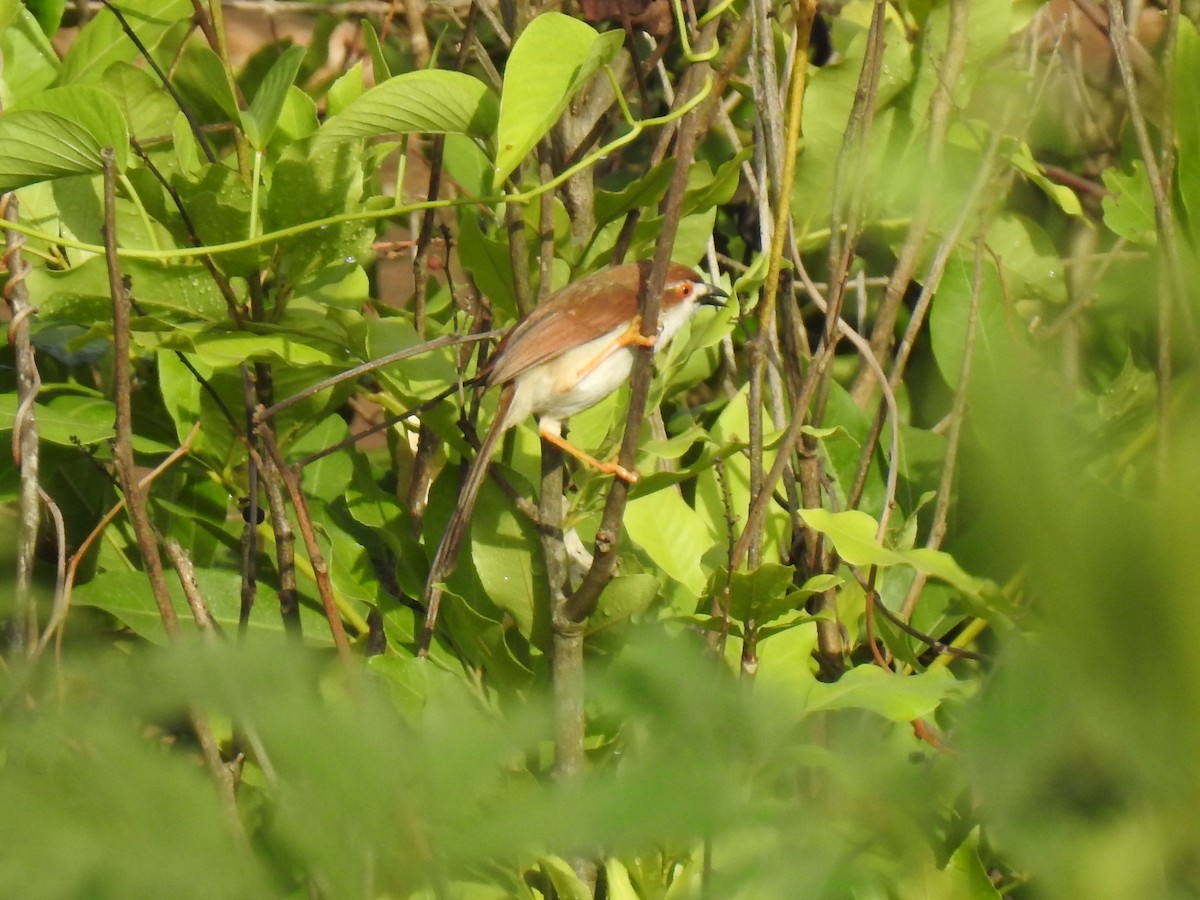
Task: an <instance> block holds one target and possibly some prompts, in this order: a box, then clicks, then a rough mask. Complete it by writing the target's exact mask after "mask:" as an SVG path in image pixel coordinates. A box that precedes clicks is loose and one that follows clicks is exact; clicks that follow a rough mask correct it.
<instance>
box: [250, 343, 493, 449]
mask: <svg viewBox="0 0 1200 900" xmlns="http://www.w3.org/2000/svg"><path fill="white" fill-rule="evenodd" d="M503 333H504V332H503V330H495V331H481V332H479V333H477V334H463V335H459V334H448V335H446V336H444V337H440V338H434V339H433V340H432V341H425V342H424V343H422V344H415V345H414V346H412V347H405V348H404V349H403V350H397V351H396V352H395V353H389V354H388V355H387V356H381V357H379V358H378V359H372V360H370V361H368V362H365V363H363V364H362V365H358V366H355V367H354V368H353V369H347V370H346V371H345V372H339V373H338V374H336V375H331V376H330V377H329V378H323V379H322V380H320V381H318V382H316V383H314V384H311V385H309V386H308V387H306V388H305V389H304V390H302V391H297V392H296V393H294V394H292V395H291V396H290V397H288V398H287V399H285V400H280V401H279V402H278V403H275V404H273V405H271V406H268V407H266V408H265V409H262V410H260V411H259V412H258V413H257V414H256V415H255V421H256V422H259V423H261V422H265V421H266V420H267V419H270V418H273V417H275V416H277V415H279V413H281V412H283V411H284V410H285V409H287V408H289V407H291V406H294V405H295V404H297V403H299V402H300V401H301V400H307V399H308V398H309V397H311V396H313V395H314V394H319V393H321V391H324V390H327V389H328V388H331V387H334V386H336V385H339V384H341V383H342V382H343V381H349V380H350V379H352V378H357V377H358V376H360V375H365V374H366V373H367V372H374V371H375V370H376V369H382V368H383V367H384V366H390V365H391V364H392V363H397V362H400V361H401V360H405V359H409V358H410V357H413V356H420V355H421V354H422V353H432V352H433V351H434V350H441V349H442V348H443V347H453V346H455V345H457V344H473V343H476V342H478V341H490V340H492V339H493V338H497V337H500V336H501V335H502V334H503ZM455 390H457V386H456V388H455ZM447 396H448V395H447ZM426 402H429V401H426ZM356 440H357V437H356Z"/></svg>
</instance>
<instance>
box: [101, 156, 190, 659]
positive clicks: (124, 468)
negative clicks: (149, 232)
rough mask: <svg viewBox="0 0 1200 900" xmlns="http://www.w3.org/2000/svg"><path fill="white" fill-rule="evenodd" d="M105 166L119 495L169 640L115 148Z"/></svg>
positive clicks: (173, 625)
mask: <svg viewBox="0 0 1200 900" xmlns="http://www.w3.org/2000/svg"><path fill="white" fill-rule="evenodd" d="M101 159H102V160H103V164H104V258H105V261H106V262H107V264H108V283H109V290H110V291H111V293H112V303H113V394H114V398H113V399H114V403H115V405H116V428H115V431H116V435H115V437H114V439H113V463H114V465H115V466H116V469H117V478H118V479H119V480H120V482H121V492H122V493H123V494H124V495H125V499H126V501H127V505H128V509H129V519H130V521H131V522H132V523H133V531H134V535H135V536H136V538H137V543H138V549H139V550H140V551H141V554H142V561H143V563H144V565H145V567H146V569H145V571H146V577H147V578H149V580H150V588H151V590H152V591H153V592H154V602H155V604H156V605H157V606H158V613H159V616H160V617H161V618H162V622H163V628H165V629H166V632H167V636H168V637H170V638H172V639H176V638H178V637H179V619H178V617H177V616H176V615H175V608H174V606H172V605H171V595H170V593H169V592H168V590H167V581H166V578H165V576H164V573H163V565H162V559H161V558H160V557H159V555H158V542H157V541H156V540H155V538H154V529H153V527H152V526H151V524H150V517H149V515H147V513H146V496H147V489H146V488H145V487H143V486H142V485H141V483H140V482H139V481H138V480H137V478H136V472H137V470H136V468H135V465H134V460H133V410H132V384H131V379H130V376H129V368H130V349H129V292H128V290H127V288H126V286H125V280H124V278H123V276H122V275H121V266H120V260H119V259H118V258H117V206H116V203H117V170H116V162H115V154H114V152H113V149H112V148H111V147H106V148H104V150H102V151H101Z"/></svg>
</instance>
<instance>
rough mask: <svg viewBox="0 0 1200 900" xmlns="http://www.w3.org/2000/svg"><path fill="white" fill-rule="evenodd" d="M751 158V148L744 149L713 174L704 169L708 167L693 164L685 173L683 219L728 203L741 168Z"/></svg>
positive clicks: (706, 165) (739, 177) (737, 181)
mask: <svg viewBox="0 0 1200 900" xmlns="http://www.w3.org/2000/svg"><path fill="white" fill-rule="evenodd" d="M753 155H754V148H753V147H746V148H744V149H743V150H740V151H738V152H737V153H736V154H734V156H733V157H732V158H730V159H727V160H725V162H723V163H721V166H720V167H719V168H718V169H717V171H716V172H715V173H713V172H712V171H711V170H710V169H709V168H708V163H705V162H697V163H694V164H693V165H692V168H691V170H690V171H689V172H688V189H687V194H686V195H685V197H684V206H683V214H684V215H685V216H687V215H693V214H695V213H698V212H706V211H707V210H709V209H711V208H712V207H714V206H723V205H724V204H726V203H728V202H729V201H730V199H732V197H733V192H734V191H736V190H737V186H738V183H739V182H740V181H741V178H742V164H743V163H744V162H746V160H748V159H750V157H751V156H753Z"/></svg>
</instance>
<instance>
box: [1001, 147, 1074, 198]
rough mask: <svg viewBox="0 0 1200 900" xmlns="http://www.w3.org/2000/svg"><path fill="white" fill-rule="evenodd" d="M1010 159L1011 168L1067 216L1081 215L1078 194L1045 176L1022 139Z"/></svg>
mask: <svg viewBox="0 0 1200 900" xmlns="http://www.w3.org/2000/svg"><path fill="white" fill-rule="evenodd" d="M1010 159H1011V162H1012V164H1013V168H1015V169H1016V170H1017V171H1018V172H1020V173H1021V174H1022V175H1024V176H1025V177H1026V178H1028V179H1029V180H1030V181H1032V182H1033V183H1034V184H1036V185H1037V186H1038V187H1039V188H1041V189H1042V192H1043V193H1044V194H1045V195H1046V196H1047V197H1049V198H1050V199H1051V200H1053V201H1054V202H1055V203H1056V204H1057V205H1058V208H1059V209H1061V210H1062V211H1063V212H1065V213H1066V214H1067V215H1068V216H1081V215H1083V206H1082V204H1080V202H1079V195H1078V194H1076V193H1075V192H1074V191H1073V190H1071V189H1070V188H1069V187H1067V186H1066V185H1065V184H1059V183H1058V182H1056V181H1051V180H1050V179H1049V178H1048V177H1046V173H1045V171H1044V170H1043V169H1042V167H1041V166H1040V165H1038V162H1037V160H1035V159H1034V158H1033V154H1032V153H1031V152H1030V150H1029V145H1028V144H1026V143H1025V142H1024V141H1021V142H1019V143H1018V144H1017V149H1016V150H1014V151H1013V154H1012V157H1011V158H1010Z"/></svg>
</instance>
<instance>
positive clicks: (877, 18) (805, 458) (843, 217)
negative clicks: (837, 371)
mask: <svg viewBox="0 0 1200 900" xmlns="http://www.w3.org/2000/svg"><path fill="white" fill-rule="evenodd" d="M885 21H886V18H885V5H884V3H883V2H877V3H876V4H875V6H874V8H873V10H872V15H871V24H870V27H869V29H868V32H867V47H866V53H865V54H864V58H863V65H862V68H861V70H860V72H859V78H858V87H857V89H856V91H855V96H854V103H853V105H852V106H851V109H850V114H849V116H848V117H847V120H846V127H845V130H844V133H843V138H842V146H841V148H840V150H839V152H838V158H837V161H836V163H835V167H834V188H833V202H832V204H831V217H830V219H831V222H830V234H831V239H830V242H829V249H828V266H829V283H830V291H831V298H830V301H829V302H828V303H824V302H823V301H822V298H821V297H820V296H819V294H818V292H817V291H815V290H813V289H812V288H811V280H810V279H809V278H808V274H807V272H806V271H805V268H804V263H803V260H802V259H801V257H800V253H799V249H798V247H797V245H796V240H795V236H794V235H792V236H791V243H790V252H791V258H792V261H793V265H794V266H795V268H796V270H797V272H799V273H800V275H801V278H802V279H803V280H804V281H805V283H806V285H810V288H809V293H810V295H811V296H812V298H813V302H814V303H815V304H816V305H817V307H818V308H820V309H822V310H823V312H824V315H825V328H824V334H823V338H822V347H823V348H824V352H825V353H826V354H832V353H833V352H834V350H835V349H836V346H837V341H838V336H839V333H840V330H839V326H838V324H837V323H838V322H840V321H841V310H842V306H843V304H844V302H845V295H846V277H847V272H848V270H849V267H850V260H851V259H852V257H853V254H854V249H855V246H856V244H857V241H858V236H859V234H860V233H861V230H862V227H863V216H864V207H865V202H864V197H863V188H862V185H863V184H864V183H865V179H864V178H863V177H862V168H863V159H864V157H865V154H866V152H867V147H868V146H869V141H870V135H871V130H872V126H873V123H874V110H875V101H876V97H877V96H878V89H879V77H880V72H881V71H882V68H883V49H884V25H885ZM848 169H851V172H850V175H849V176H847V174H846V172H847V170H848ZM847 177H849V181H850V184H851V188H850V191H849V197H848V199H846V198H845V197H844V196H843V190H842V186H843V184H844V183H845V182H846V180H847ZM843 225H844V233H843ZM793 321H794V325H795V327H797V328H798V327H799V326H800V323H799V322H798V321H795V317H793ZM868 355H869V354H868ZM824 358H826V359H829V358H831V357H830V356H828V355H826V356H825V357H824ZM829 377H830V370H829V369H828V367H826V368H824V369H823V370H822V371H820V372H819V374H818V373H810V375H809V378H817V379H818V383H817V385H816V386H815V387H814V388H813V390H812V396H813V397H815V402H813V403H812V407H811V410H810V406H809V405H808V403H806V404H805V405H804V406H802V407H800V409H801V413H800V415H801V416H802V417H804V416H807V417H808V418H809V420H810V421H813V422H816V423H820V422H821V421H822V420H823V418H824V408H825V401H826V398H827V397H828V391H829V387H828V379H829ZM806 386H807V383H806ZM799 440H800V444H799V448H800V449H801V457H800V461H799V472H800V491H801V496H802V502H803V505H804V506H805V507H807V508H819V507H820V506H821V505H822V502H823V501H822V497H823V495H824V494H825V493H829V492H826V491H825V490H824V488H823V481H824V480H825V479H824V475H823V469H822V461H821V458H820V456H819V455H818V453H817V452H816V447H815V445H814V442H813V441H812V440H811V439H809V438H807V437H806V436H804V435H801V437H800V439H799ZM798 513H799V511H798V510H793V511H792V517H793V519H795V518H796V517H797V516H798ZM800 534H803V536H804V539H805V543H804V555H803V558H802V560H801V562H802V565H801V566H800V567H799V569H798V575H799V574H800V571H799V570H803V574H804V575H805V577H807V576H810V575H813V574H817V573H819V572H828V571H832V570H833V569H834V568H835V567H836V565H837V561H836V559H835V557H834V553H833V550H832V548H831V547H830V545H829V544H828V542H826V541H825V539H824V537H823V536H822V535H821V534H820V533H819V532H817V531H815V530H814V529H811V528H808V527H807V526H805V527H804V530H803V531H802V532H798V533H797V534H796V536H797V537H798V536H799V535H800ZM810 608H811V609H812V611H813V612H814V613H817V614H820V613H829V615H827V616H820V615H818V619H817V646H818V651H819V656H820V659H821V660H822V668H823V669H824V670H825V674H826V675H827V676H830V677H835V676H836V675H837V674H839V673H840V670H841V668H842V667H843V656H844V646H843V641H842V629H841V625H840V624H839V622H838V621H837V602H836V594H835V592H834V591H833V590H829V591H825V592H824V593H822V594H820V595H818V596H817V597H816V598H814V599H813V601H812V602H811V607H810Z"/></svg>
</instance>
